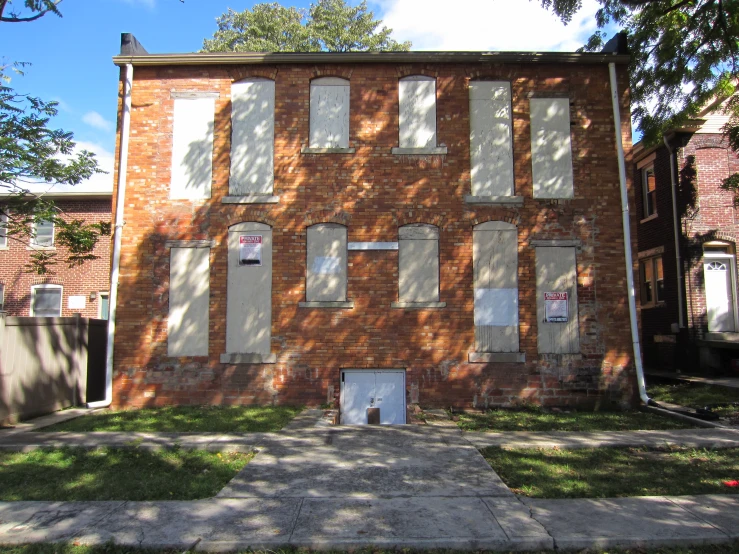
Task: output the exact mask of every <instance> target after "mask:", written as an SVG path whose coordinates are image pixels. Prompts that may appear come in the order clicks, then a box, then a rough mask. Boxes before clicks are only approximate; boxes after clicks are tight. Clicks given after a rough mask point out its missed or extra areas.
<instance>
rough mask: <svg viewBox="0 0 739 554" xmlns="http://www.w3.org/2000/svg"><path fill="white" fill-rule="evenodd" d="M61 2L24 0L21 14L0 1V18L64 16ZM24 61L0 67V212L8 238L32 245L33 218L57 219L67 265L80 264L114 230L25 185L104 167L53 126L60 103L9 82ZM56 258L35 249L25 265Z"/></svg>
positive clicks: (47, 267)
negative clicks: (75, 215) (74, 215)
mask: <svg viewBox="0 0 739 554" xmlns="http://www.w3.org/2000/svg"><path fill="white" fill-rule="evenodd" d="M60 2H61V0H25V1H24V2H23V8H22V9H25V10H26V12H25V14H22V13H20V12H18V11H15V10H14V9H13V6H12V1H11V0H0V21H2V22H5V23H23V22H29V21H34V20H36V19H39V18H40V17H43V16H44V15H46V14H49V13H53V14H55V15H57V16H59V17H61V13H60V12H59V9H58V7H57V6H58V5H59V3H60ZM25 65H28V64H26V63H24V62H15V63H13V64H7V65H5V66H3V67H0V192H1V193H5V194H8V195H10V196H9V197H8V198H7V200H4V201H3V204H2V205H0V213H2V214H3V215H5V216H7V221H4V222H3V223H0V225H1V226H2V227H3V228H4V230H5V234H6V235H7V236H8V238H9V239H11V240H17V241H20V242H24V243H26V244H28V243H29V242H30V241H31V240H32V239H33V238H34V237H33V225H32V224H33V222H34V221H50V222H53V223H54V227H55V244H56V245H58V246H62V247H64V248H66V262H67V264H68V265H69V266H70V267H72V266H75V265H80V264H82V263H84V262H85V261H88V260H92V259H94V258H96V256H95V255H94V254H93V253H92V252H93V250H94V248H95V245H96V244H97V241H98V238H99V237H100V236H101V235H106V234H107V235H109V234H110V225H109V224H93V225H90V224H86V223H85V222H83V221H81V220H74V219H73V220H67V219H66V218H65V217H64V214H63V213H62V212H61V210H59V209H58V208H57V207H56V205H55V204H54V202H52V201H50V200H48V199H45V198H43V197H39V196H37V195H35V194H32V193H30V192H29V191H28V189H27V188H26V185H30V184H38V183H47V184H49V185H53V184H62V185H76V184H79V183H80V182H82V181H84V180H85V179H89V178H90V177H92V175H94V174H95V173H103V171H102V170H101V169H100V168H99V167H98V164H97V161H96V160H95V156H94V155H93V154H92V153H90V152H88V151H86V150H82V151H81V152H77V153H76V154H75V153H74V148H75V143H74V137H73V136H72V133H68V132H66V131H63V130H61V129H52V128H50V127H49V123H50V120H51V118H52V117H54V116H55V115H56V114H57V109H56V105H57V103H56V102H45V101H43V100H41V99H40V98H36V97H35V96H31V95H28V94H20V93H18V92H16V91H15V90H14V89H13V88H11V87H10V86H9V85H8V83H9V81H10V78H9V77H8V76H7V75H6V74H5V70H6V69H7V68H8V67H11V68H12V70H13V71H15V72H16V73H19V74H22V73H23V71H22V67H23V66H25ZM56 256H57V253H56V252H54V251H45V250H37V251H34V252H32V253H31V255H30V262H29V263H28V264H27V265H26V268H25V269H26V271H29V272H31V273H37V274H39V275H43V274H46V273H50V272H51V271H52V267H53V266H54V265H55V264H56Z"/></svg>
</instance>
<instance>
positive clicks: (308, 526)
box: [0, 411, 739, 551]
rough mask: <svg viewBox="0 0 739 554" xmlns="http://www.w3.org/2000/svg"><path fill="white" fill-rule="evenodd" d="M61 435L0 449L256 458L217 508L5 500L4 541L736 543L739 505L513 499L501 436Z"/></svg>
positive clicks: (571, 440) (19, 437)
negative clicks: (485, 449)
mask: <svg viewBox="0 0 739 554" xmlns="http://www.w3.org/2000/svg"><path fill="white" fill-rule="evenodd" d="M685 431H688V432H689V433H685ZM717 431H720V433H719V434H716V432H717ZM726 431H728V433H727V432H726ZM654 433H661V434H660V435H656V434H654ZM681 433H682V434H681ZM691 433H692V434H691ZM45 435H48V436H46V438H42V437H44V436H45ZM63 435H64V436H63ZM63 435H62V434H60V433H26V432H18V433H5V432H4V431H3V432H0V448H14V449H21V448H34V447H38V446H49V445H52V446H55V445H62V444H65V445H74V444H82V445H85V446H92V445H100V444H110V445H115V446H124V447H132V446H138V447H147V448H161V447H163V446H165V445H171V444H173V442H174V441H177V442H178V443H179V444H180V445H182V446H183V447H193V448H194V447H197V448H209V449H222V448H224V445H225V446H226V447H228V448H231V447H233V448H238V449H246V448H256V449H257V450H259V455H258V456H257V457H256V458H254V460H253V461H252V462H251V463H250V464H248V465H247V466H246V467H245V468H244V469H243V470H242V471H241V472H240V473H239V474H238V475H237V476H236V477H235V478H234V479H233V480H232V481H231V482H230V483H229V484H228V485H227V486H226V487H225V488H224V489H223V490H222V491H221V492H220V493H219V494H218V495H217V497H216V498H212V499H207V500H199V501H193V502H182V501H162V502H0V543H6V544H20V543H28V542H39V541H47V542H56V541H74V542H77V543H80V544H98V543H102V542H105V541H108V540H115V542H116V543H119V544H129V545H137V546H146V547H170V548H178V549H180V550H188V549H195V550H201V551H223V550H233V549H244V548H247V547H252V548H275V547H277V546H281V545H293V546H297V547H307V548H321V549H329V548H330V549H347V548H360V547H367V546H378V547H397V548H450V549H459V550H479V549H486V550H505V551H510V550H548V549H553V548H611V547H616V546H624V547H635V546H655V547H656V546H674V545H678V544H679V545H687V544H703V543H718V542H729V541H733V540H739V496H738V495H725V496H723V495H716V496H695V497H674V498H667V497H638V498H621V499H576V500H533V499H528V498H523V497H516V496H514V495H513V494H512V493H511V491H510V490H509V489H508V488H507V487H506V486H505V485H504V484H503V483H502V481H501V480H500V478H499V477H498V476H497V474H496V473H495V472H494V471H493V470H492V469H490V467H489V466H488V465H487V463H486V462H485V460H484V459H483V458H482V456H481V455H480V454H479V452H478V451H477V448H476V447H478V446H487V445H489V444H491V443H492V441H494V440H498V441H499V442H498V443H499V444H509V443H505V440H504V439H505V436H507V435H514V434H505V435H503V434H492V433H485V434H483V433H466V434H464V435H463V434H462V433H460V432H459V430H458V429H456V428H453V427H432V426H398V427H392V428H388V427H382V428H379V427H360V428H357V427H329V426H324V425H320V412H319V411H315V412H312V413H307V414H304V415H302V416H301V417H300V418H298V419H296V420H295V421H294V422H293V423H292V424H291V425H290V428H288V429H284V430H283V431H281V432H280V433H261V434H250V435H224V436H205V435H181V434H180V435H175V434H160V433H137V434H123V433H87V434H71V433H67V434H63ZM520 435H521V434H515V436H514V440H513V443H510V444H515V445H516V446H521V445H522V444H523V443H524V440H523V439H524V437H522V436H520ZM526 435H527V437H525V439H526V440H528V441H530V442H531V444H534V445H536V446H540V445H543V444H551V443H547V441H552V436H556V438H557V440H559V441H563V442H561V443H560V444H568V445H569V444H576V445H586V444H588V443H590V444H591V445H597V444H602V443H604V442H607V441H608V440H612V441H616V440H617V441H627V440H628V437H626V436H620V435H628V434H624V433H621V434H614V433H598V434H590V435H591V436H582V435H581V436H580V437H579V438H578V437H576V436H574V435H572V434H567V435H569V437H565V436H564V435H565V434H564V433H557V434H553V433H548V434H546V435H547V436H546V437H538V438H537V436H536V435H537V434H534V433H528V434H526ZM592 435H597V436H592ZM609 435H616V436H610V437H609ZM631 435H634V436H635V437H636V438H632V442H631V443H629V444H635V442H634V441H636V442H639V441H642V442H639V444H643V441H645V440H654V441H658V443H659V444H665V443H666V442H670V443H672V444H676V443H680V442H683V441H696V444H697V441H699V440H702V439H701V436H702V438H703V439H705V440H708V441H713V443H715V444H720V445H729V444H730V443H731V444H732V445H733V444H734V443H733V442H732V441H739V434H738V433H737V432H736V431H732V430H713V429H710V430H707V429H689V430H683V431H679V432H678V431H671V432H664V431H660V432H638V433H631ZM65 436H66V438H65ZM473 444H474V446H473ZM622 444H623V442H621V443H619V445H622ZM650 444H651V443H650ZM691 444H692V443H691ZM224 449H225V448H224Z"/></svg>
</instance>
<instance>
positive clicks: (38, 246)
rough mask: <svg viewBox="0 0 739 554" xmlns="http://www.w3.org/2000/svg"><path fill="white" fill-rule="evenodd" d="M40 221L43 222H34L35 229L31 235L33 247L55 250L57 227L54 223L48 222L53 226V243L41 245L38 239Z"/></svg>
mask: <svg viewBox="0 0 739 554" xmlns="http://www.w3.org/2000/svg"><path fill="white" fill-rule="evenodd" d="M38 221H41V220H34V222H33V229H32V233H31V246H33V247H34V248H54V235H55V234H56V225H54V222H53V221H47V220H43V221H46V222H47V223H49V224H50V225H51V242H50V244H40V243H38V242H37V239H38V237H37V236H36V233H37V232H38Z"/></svg>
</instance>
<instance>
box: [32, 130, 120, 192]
mask: <svg viewBox="0 0 739 554" xmlns="http://www.w3.org/2000/svg"><path fill="white" fill-rule="evenodd" d="M76 145H77V146H76V148H75V151H80V150H87V151H88V152H92V153H93V154H95V158H96V159H97V162H98V166H99V167H100V169H102V170H104V171H106V172H107V173H96V174H95V175H93V176H92V177H90V178H89V179H88V180H86V181H83V182H81V183H80V184H78V185H49V184H47V183H34V184H29V183H23V184H22V186H23V187H24V188H27V189H29V190H30V191H32V192H34V193H36V194H40V193H45V192H55V193H57V192H110V191H112V190H113V166H114V155H113V153H112V152H110V151H109V150H107V149H106V148H105V147H103V146H101V145H100V144H97V143H94V142H85V141H77V143H76Z"/></svg>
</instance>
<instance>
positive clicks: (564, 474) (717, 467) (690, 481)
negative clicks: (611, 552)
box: [481, 448, 739, 498]
mask: <svg viewBox="0 0 739 554" xmlns="http://www.w3.org/2000/svg"><path fill="white" fill-rule="evenodd" d="M481 452H482V455H483V456H484V457H485V459H486V460H487V462H488V463H489V464H490V466H491V467H492V468H493V469H494V470H495V472H496V473H497V474H498V475H500V478H501V479H503V482H504V483H505V484H506V485H508V486H509V487H510V488H511V490H512V491H513V492H514V493H516V494H521V495H524V496H530V497H534V498H613V497H620V496H661V495H665V496H673V495H687V494H737V493H739V489H737V488H736V487H733V488H732V487H727V486H726V485H724V481H729V480H733V479H735V478H736V475H737V472H739V456H738V455H739V449H737V448H728V449H725V450H724V449H722V450H705V449H695V448H671V449H668V450H652V449H648V448H583V449H578V450H562V449H558V448H553V449H546V448H540V449H523V448H521V449H505V450H504V449H501V448H485V449H483V450H482V451H481Z"/></svg>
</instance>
